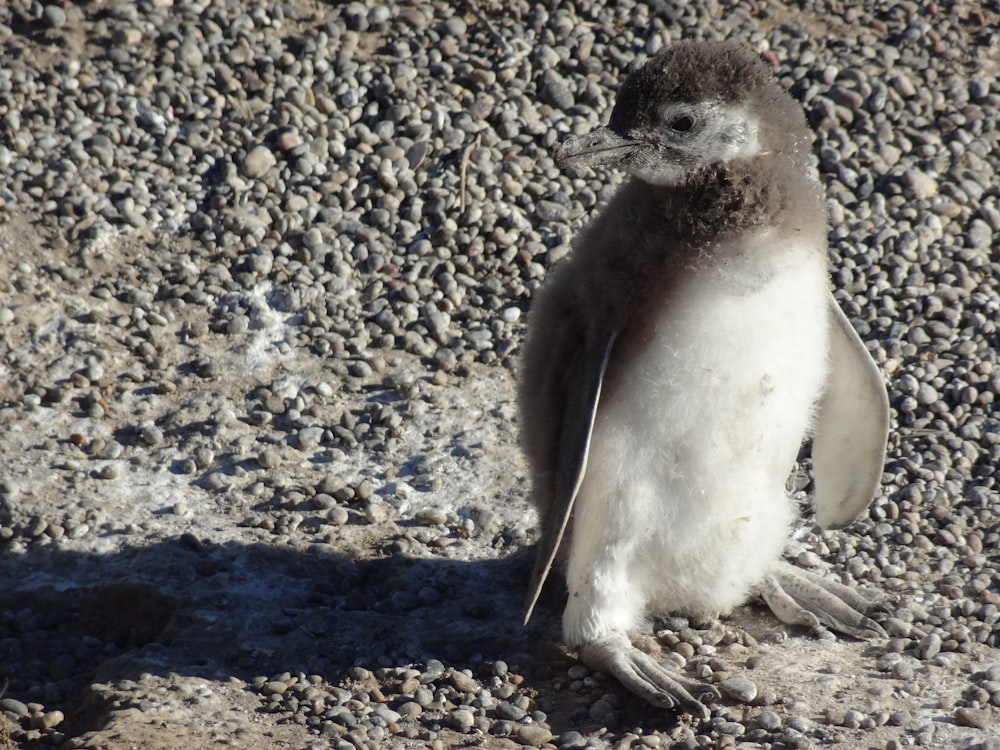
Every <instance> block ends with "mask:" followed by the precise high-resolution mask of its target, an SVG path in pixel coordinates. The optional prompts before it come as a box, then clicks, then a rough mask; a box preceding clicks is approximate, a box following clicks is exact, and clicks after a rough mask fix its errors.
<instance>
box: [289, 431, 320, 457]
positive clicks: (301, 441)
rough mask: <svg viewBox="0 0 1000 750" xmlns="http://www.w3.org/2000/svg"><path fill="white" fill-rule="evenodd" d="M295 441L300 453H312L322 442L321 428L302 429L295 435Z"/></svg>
mask: <svg viewBox="0 0 1000 750" xmlns="http://www.w3.org/2000/svg"><path fill="white" fill-rule="evenodd" d="M295 439H296V445H297V446H298V449H299V450H300V451H314V450H316V449H317V448H319V446H320V444H321V443H322V442H323V428H322V427H303V428H302V429H301V430H299V431H298V432H297V433H296V436H295Z"/></svg>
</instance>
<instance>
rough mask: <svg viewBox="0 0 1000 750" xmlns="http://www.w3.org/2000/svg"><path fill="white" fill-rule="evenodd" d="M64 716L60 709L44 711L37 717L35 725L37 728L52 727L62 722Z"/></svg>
mask: <svg viewBox="0 0 1000 750" xmlns="http://www.w3.org/2000/svg"><path fill="white" fill-rule="evenodd" d="M64 718H65V717H64V716H63V712H62V711H46V712H45V713H44V714H42V715H41V717H39V719H38V722H37V726H38V728H39V729H54V728H55V727H57V726H59V725H60V724H62V722H63V719H64Z"/></svg>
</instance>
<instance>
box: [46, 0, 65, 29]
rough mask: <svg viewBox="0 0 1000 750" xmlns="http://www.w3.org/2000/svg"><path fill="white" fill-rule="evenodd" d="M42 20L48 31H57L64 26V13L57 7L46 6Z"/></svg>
mask: <svg viewBox="0 0 1000 750" xmlns="http://www.w3.org/2000/svg"><path fill="white" fill-rule="evenodd" d="M42 19H43V20H44V21H45V25H46V26H48V27H49V28H50V29H58V28H61V27H63V26H65V25H66V11H64V10H63V9H62V8H61V7H59V6H58V5H46V6H45V9H44V10H43V11H42Z"/></svg>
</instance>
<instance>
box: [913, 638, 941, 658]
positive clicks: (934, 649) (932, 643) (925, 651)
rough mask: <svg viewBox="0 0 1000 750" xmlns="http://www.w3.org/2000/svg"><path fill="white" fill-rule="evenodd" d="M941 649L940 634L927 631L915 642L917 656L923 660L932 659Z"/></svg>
mask: <svg viewBox="0 0 1000 750" xmlns="http://www.w3.org/2000/svg"><path fill="white" fill-rule="evenodd" d="M940 651H941V636H939V635H938V634H937V633H928V634H927V635H925V636H924V637H923V638H921V639H920V642H919V643H918V644H917V656H919V657H920V658H921V659H924V660H930V659H933V658H934V657H935V656H937V655H938V654H939V653H940Z"/></svg>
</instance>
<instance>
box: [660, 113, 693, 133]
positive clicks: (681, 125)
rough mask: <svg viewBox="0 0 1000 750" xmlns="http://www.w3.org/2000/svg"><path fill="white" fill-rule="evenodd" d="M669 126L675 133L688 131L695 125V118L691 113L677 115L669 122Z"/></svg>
mask: <svg viewBox="0 0 1000 750" xmlns="http://www.w3.org/2000/svg"><path fill="white" fill-rule="evenodd" d="M667 127H668V128H670V129H671V130H673V131H674V132H675V133H686V132H688V131H689V130H690V129H691V128H693V127H694V118H693V117H692V116H691V115H677V117H675V118H673V119H672V120H670V122H668V123H667Z"/></svg>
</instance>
